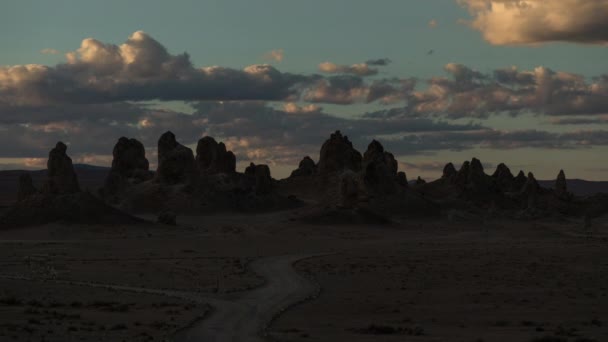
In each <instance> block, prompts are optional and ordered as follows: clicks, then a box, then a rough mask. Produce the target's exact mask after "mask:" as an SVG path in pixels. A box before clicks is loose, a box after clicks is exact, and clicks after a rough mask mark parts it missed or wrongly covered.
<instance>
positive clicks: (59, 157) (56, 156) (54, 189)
mask: <svg viewBox="0 0 608 342" xmlns="http://www.w3.org/2000/svg"><path fill="white" fill-rule="evenodd" d="M67 149H68V147H67V146H66V145H65V144H64V143H62V142H61V141H60V142H58V143H57V145H56V146H55V148H53V149H52V150H51V152H50V153H49V160H48V162H47V174H48V180H47V182H46V184H45V186H44V192H45V193H48V194H72V193H76V192H79V191H80V186H79V185H78V178H77V177H76V172H74V166H73V165H72V158H70V157H69V156H68V155H67V154H66V151H67Z"/></svg>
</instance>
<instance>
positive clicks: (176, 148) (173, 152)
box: [156, 132, 196, 185]
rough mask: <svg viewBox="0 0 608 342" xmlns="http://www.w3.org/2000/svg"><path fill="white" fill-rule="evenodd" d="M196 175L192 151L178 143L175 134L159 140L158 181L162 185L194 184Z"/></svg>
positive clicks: (167, 133) (166, 134) (164, 136)
mask: <svg viewBox="0 0 608 342" xmlns="http://www.w3.org/2000/svg"><path fill="white" fill-rule="evenodd" d="M195 175H196V166H195V162H194V154H193V153H192V150H191V149H189V148H188V147H186V146H184V145H182V144H180V143H178V142H177V141H176V140H175V135H174V134H173V133H171V132H166V133H164V134H163V135H162V136H161V137H160V139H159V140H158V169H157V170H156V179H157V180H158V181H159V182H160V183H162V184H168V185H173V184H186V183H191V182H193V181H194V180H195Z"/></svg>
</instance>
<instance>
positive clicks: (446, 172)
mask: <svg viewBox="0 0 608 342" xmlns="http://www.w3.org/2000/svg"><path fill="white" fill-rule="evenodd" d="M457 173H458V171H456V168H455V167H454V164H452V163H447V164H446V165H445V166H444V167H443V174H442V175H441V178H442V179H447V180H451V179H453V178H454V177H456V174H457Z"/></svg>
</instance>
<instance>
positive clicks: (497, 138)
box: [386, 129, 608, 155]
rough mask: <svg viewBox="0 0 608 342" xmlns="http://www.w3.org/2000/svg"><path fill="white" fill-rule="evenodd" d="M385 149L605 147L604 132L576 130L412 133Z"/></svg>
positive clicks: (607, 136)
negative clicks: (563, 131) (557, 131)
mask: <svg viewBox="0 0 608 342" xmlns="http://www.w3.org/2000/svg"><path fill="white" fill-rule="evenodd" d="M386 145H387V146H389V147H390V148H391V149H392V150H393V151H394V152H395V153H397V154H400V155H407V154H421V153H428V152H436V151H442V150H444V151H445V150H448V151H463V150H468V149H473V148H485V149H495V150H509V149H519V148H537V149H562V150H563V149H580V148H590V147H593V146H607V145H608V131H606V130H579V131H574V132H565V133H554V132H547V131H539V130H514V131H503V130H495V129H480V130H472V131H461V132H454V131H444V132H429V133H422V134H418V133H414V134H407V135H404V136H403V137H402V138H400V139H395V140H388V141H387V144H386Z"/></svg>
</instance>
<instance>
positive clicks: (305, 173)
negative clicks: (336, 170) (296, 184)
mask: <svg viewBox="0 0 608 342" xmlns="http://www.w3.org/2000/svg"><path fill="white" fill-rule="evenodd" d="M316 173H317V165H316V164H315V161H314V160H312V158H310V157H309V156H306V157H304V159H302V160H301V161H300V164H299V165H298V168H297V169H295V170H293V171H292V172H291V176H290V177H310V176H314V175H315V174H316Z"/></svg>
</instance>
